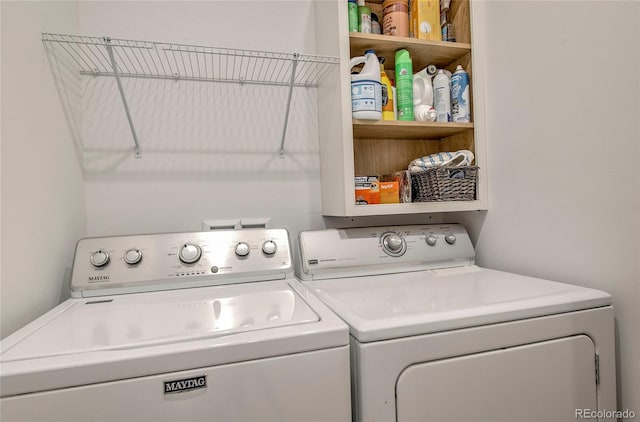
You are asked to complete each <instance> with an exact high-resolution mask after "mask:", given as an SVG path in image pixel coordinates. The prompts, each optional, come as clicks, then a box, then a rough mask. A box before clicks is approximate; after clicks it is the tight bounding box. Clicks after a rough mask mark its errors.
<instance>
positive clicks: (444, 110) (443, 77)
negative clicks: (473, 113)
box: [433, 69, 451, 122]
mask: <svg viewBox="0 0 640 422" xmlns="http://www.w3.org/2000/svg"><path fill="white" fill-rule="evenodd" d="M433 105H434V108H435V109H436V114H437V117H436V121H438V122H450V121H451V80H450V79H449V76H447V74H446V73H444V70H442V69H439V70H438V73H437V74H436V77H435V78H433Z"/></svg>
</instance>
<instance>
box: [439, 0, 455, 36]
mask: <svg viewBox="0 0 640 422" xmlns="http://www.w3.org/2000/svg"><path fill="white" fill-rule="evenodd" d="M450 5H451V0H442V2H441V3H440V31H441V32H442V41H449V42H455V41H456V34H455V31H454V29H453V24H452V23H451V21H450V20H449V6H450Z"/></svg>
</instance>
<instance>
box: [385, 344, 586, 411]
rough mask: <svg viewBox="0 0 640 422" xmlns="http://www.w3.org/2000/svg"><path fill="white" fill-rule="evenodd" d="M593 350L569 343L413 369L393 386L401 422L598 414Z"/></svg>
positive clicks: (519, 348)
mask: <svg viewBox="0 0 640 422" xmlns="http://www.w3.org/2000/svg"><path fill="white" fill-rule="evenodd" d="M596 389H597V386H596V365H595V346H594V344H593V342H592V341H591V339H590V338H589V337H587V336H586V335H578V336H572V337H567V338H562V339H557V340H550V341H545V342H540V343H534V344H528V345H524V346H517V347H511V348H506V349H500V350H494V351H489V352H483V353H477V354H473V355H468V356H461V357H455V358H449V359H443V360H438V361H433V362H427V363H420V364H415V365H412V366H409V367H408V368H407V369H405V370H404V371H403V372H402V374H400V377H399V378H398V382H397V384H396V395H397V400H396V406H397V409H396V414H397V420H398V422H401V421H418V420H420V421H491V422H497V421H508V422H514V421H532V422H533V421H535V422H538V421H543V420H547V421H567V422H568V421H574V422H575V420H576V414H577V413H576V412H577V409H593V410H597V409H598V404H597V397H596V394H597V392H596Z"/></svg>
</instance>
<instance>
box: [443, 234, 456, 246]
mask: <svg viewBox="0 0 640 422" xmlns="http://www.w3.org/2000/svg"><path fill="white" fill-rule="evenodd" d="M444 240H446V241H447V243H448V244H450V245H453V244H454V243H456V237H455V236H454V235H452V234H448V235H446V236H445V237H444Z"/></svg>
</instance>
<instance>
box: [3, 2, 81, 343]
mask: <svg viewBox="0 0 640 422" xmlns="http://www.w3.org/2000/svg"><path fill="white" fill-rule="evenodd" d="M0 13H1V15H2V16H1V26H2V32H1V34H2V35H1V38H2V40H1V49H0V50H1V59H2V67H1V78H2V79H1V83H2V104H1V116H2V129H1V134H0V135H1V138H2V161H1V165H2V167H1V174H2V176H1V177H2V179H1V180H2V279H1V283H0V284H1V294H0V297H1V299H0V302H1V314H0V321H1V330H0V336H1V337H4V336H6V335H8V334H10V333H11V332H13V331H15V330H16V329H18V328H19V327H21V326H22V325H24V324H26V323H27V322H29V321H31V320H32V319H34V318H36V317H37V316H39V315H40V314H42V313H44V312H45V311H47V310H49V309H50V308H52V307H53V306H55V305H56V304H57V303H58V302H59V301H60V299H61V297H66V296H67V295H68V293H67V287H66V282H67V281H68V275H69V271H70V267H71V260H72V257H73V248H74V246H75V242H76V240H77V239H78V238H79V237H81V236H82V235H83V234H84V230H85V204H84V185H83V180H82V173H81V170H80V166H79V162H78V158H77V156H76V153H75V151H74V147H73V143H72V142H71V141H70V139H69V130H68V128H67V125H66V123H65V117H64V115H63V113H62V109H61V107H60V100H59V97H58V94H57V92H56V88H55V85H54V83H53V78H52V73H51V70H50V69H49V65H48V62H47V58H46V56H45V53H44V49H43V44H42V41H41V35H40V34H41V32H47V31H51V32H74V31H76V29H77V13H76V4H75V2H56V3H53V2H9V1H3V2H2V3H1V4H0Z"/></svg>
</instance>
